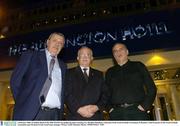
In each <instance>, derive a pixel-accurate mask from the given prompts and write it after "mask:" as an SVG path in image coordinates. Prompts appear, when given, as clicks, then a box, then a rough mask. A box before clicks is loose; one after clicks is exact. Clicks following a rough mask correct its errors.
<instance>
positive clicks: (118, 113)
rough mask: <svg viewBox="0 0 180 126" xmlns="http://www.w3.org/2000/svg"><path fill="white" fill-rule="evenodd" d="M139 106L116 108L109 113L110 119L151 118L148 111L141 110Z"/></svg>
mask: <svg viewBox="0 0 180 126" xmlns="http://www.w3.org/2000/svg"><path fill="white" fill-rule="evenodd" d="M137 106H138V105H133V106H129V107H127V108H123V107H116V108H114V110H113V111H112V112H111V113H110V114H109V116H110V120H150V117H149V115H148V114H147V112H146V111H145V112H144V111H141V110H139V109H138V108H137Z"/></svg>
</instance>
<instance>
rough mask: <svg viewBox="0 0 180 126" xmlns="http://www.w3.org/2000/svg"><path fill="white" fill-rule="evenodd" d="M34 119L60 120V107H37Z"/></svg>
mask: <svg viewBox="0 0 180 126" xmlns="http://www.w3.org/2000/svg"><path fill="white" fill-rule="evenodd" d="M34 120H62V113H61V110H60V109H57V108H54V109H42V108H40V109H39V112H38V113H37V115H36V117H35V119H34Z"/></svg>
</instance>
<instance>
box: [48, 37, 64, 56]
mask: <svg viewBox="0 0 180 126" xmlns="http://www.w3.org/2000/svg"><path fill="white" fill-rule="evenodd" d="M64 41H65V40H64V37H62V36H60V35H58V34H53V35H52V37H51V38H50V39H48V40H47V49H48V51H49V52H50V53H51V54H52V55H54V56H56V55H58V54H59V52H60V51H61V49H62V48H63V47H64Z"/></svg>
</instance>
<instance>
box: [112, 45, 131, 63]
mask: <svg viewBox="0 0 180 126" xmlns="http://www.w3.org/2000/svg"><path fill="white" fill-rule="evenodd" d="M112 52H113V56H114V58H115V60H116V61H117V63H123V62H125V61H127V59H128V54H129V53H128V50H127V48H126V47H125V46H124V45H123V44H117V45H115V46H114V48H113V50H112Z"/></svg>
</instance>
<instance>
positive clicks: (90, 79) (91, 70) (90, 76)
mask: <svg viewBox="0 0 180 126" xmlns="http://www.w3.org/2000/svg"><path fill="white" fill-rule="evenodd" d="M93 76H94V71H93V69H92V68H91V67H90V69H89V81H88V83H90V82H91V81H92V79H93Z"/></svg>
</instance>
